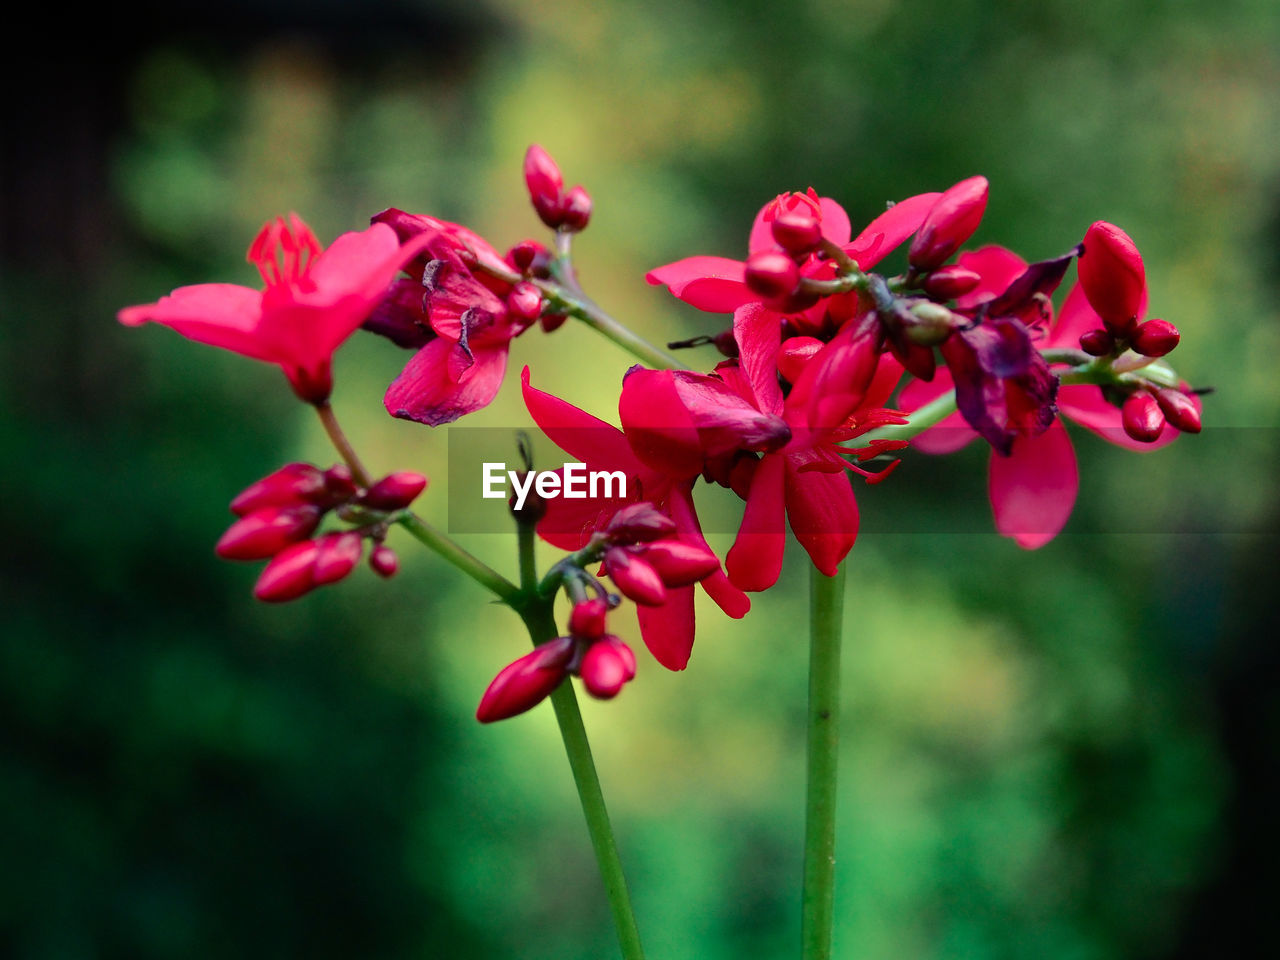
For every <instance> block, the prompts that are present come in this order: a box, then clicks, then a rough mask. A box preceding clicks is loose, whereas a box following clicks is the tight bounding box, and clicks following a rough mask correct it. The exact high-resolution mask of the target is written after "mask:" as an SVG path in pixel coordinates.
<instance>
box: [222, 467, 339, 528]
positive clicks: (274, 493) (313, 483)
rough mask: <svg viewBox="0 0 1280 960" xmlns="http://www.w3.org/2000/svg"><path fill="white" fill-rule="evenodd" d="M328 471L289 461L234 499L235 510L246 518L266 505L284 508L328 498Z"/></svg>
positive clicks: (238, 514)
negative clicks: (326, 486) (325, 494)
mask: <svg viewBox="0 0 1280 960" xmlns="http://www.w3.org/2000/svg"><path fill="white" fill-rule="evenodd" d="M324 490H325V487H324V474H323V473H321V472H320V470H319V468H317V467H313V466H312V465H311V464H309V463H287V464H285V465H284V466H283V467H281V468H280V469H279V470H277V471H276V472H275V473H271V474H268V475H267V476H265V477H263V478H262V479H261V480H259V481H258V482H257V483H254V484H251V485H249V486H247V487H245V488H244V490H242V491H241V492H240V494H239V495H238V496H237V497H236V498H235V499H234V500H232V501H231V512H232V513H234V514H235V515H236V516H238V517H243V516H245V515H246V514H248V513H252V512H253V511H254V510H261V509H262V508H263V507H284V506H290V505H293V504H298V503H305V502H315V501H317V500H322V499H324Z"/></svg>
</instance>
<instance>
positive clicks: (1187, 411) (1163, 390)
mask: <svg viewBox="0 0 1280 960" xmlns="http://www.w3.org/2000/svg"><path fill="white" fill-rule="evenodd" d="M1152 392H1153V393H1154V394H1155V398H1156V402H1157V403H1159V404H1160V409H1161V411H1163V413H1164V416H1165V419H1166V420H1168V421H1169V422H1170V423H1171V424H1173V425H1174V426H1175V427H1177V428H1178V429H1179V430H1181V431H1182V432H1183V433H1199V432H1200V408H1199V407H1198V406H1196V402H1195V401H1194V400H1193V399H1191V396H1190V395H1189V394H1186V393H1183V392H1182V391H1181V390H1174V389H1172V388H1170V387H1156V388H1155V389H1154V390H1153V391H1152Z"/></svg>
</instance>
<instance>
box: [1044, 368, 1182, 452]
mask: <svg viewBox="0 0 1280 960" xmlns="http://www.w3.org/2000/svg"><path fill="white" fill-rule="evenodd" d="M1058 411H1059V412H1060V413H1061V414H1062V415H1063V416H1065V417H1067V418H1068V419H1069V420H1072V421H1074V422H1075V423H1078V424H1080V426H1082V427H1084V428H1085V429H1087V430H1091V431H1093V432H1094V433H1096V434H1097V435H1098V436H1100V437H1102V439H1103V440H1107V441H1109V442H1111V443H1114V444H1115V445H1116V446H1118V447H1124V448H1125V449H1126V450H1134V451H1136V452H1138V453H1146V452H1147V451H1149V450H1158V449H1160V448H1161V447H1165V446H1168V445H1169V444H1171V443H1173V441H1174V440H1176V439H1178V430H1177V429H1176V428H1175V427H1171V426H1169V424H1167V423H1166V424H1165V425H1164V429H1162V430H1161V431H1160V436H1159V438H1158V439H1156V440H1155V441H1153V442H1152V443H1143V442H1142V441H1141V440H1135V439H1133V437H1131V436H1129V435H1128V434H1127V433H1125V432H1124V425H1123V422H1122V420H1121V417H1120V408H1119V407H1117V406H1113V405H1112V404H1110V403H1108V402H1107V399H1106V397H1104V396H1103V395H1102V390H1101V388H1099V387H1095V386H1092V385H1090V384H1087V383H1073V384H1066V385H1064V386H1062V387H1059V388H1058Z"/></svg>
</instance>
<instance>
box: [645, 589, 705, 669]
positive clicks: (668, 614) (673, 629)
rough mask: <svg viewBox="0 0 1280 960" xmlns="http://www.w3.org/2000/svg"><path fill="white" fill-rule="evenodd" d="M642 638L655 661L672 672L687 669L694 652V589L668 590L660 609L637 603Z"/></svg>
mask: <svg viewBox="0 0 1280 960" xmlns="http://www.w3.org/2000/svg"><path fill="white" fill-rule="evenodd" d="M636 617H637V619H638V620H639V621H640V636H641V637H642V638H643V639H644V645H645V646H646V647H648V648H649V652H650V653H652V654H653V659H655V660H657V661H658V662H659V663H660V664H662V665H663V666H664V667H666V668H667V669H668V670H683V669H684V668H685V667H687V666H688V665H689V654H691V653H692V652H693V630H694V614H693V587H675V588H672V587H668V588H667V600H666V602H665V603H663V604H661V605H660V606H656V607H651V606H645V605H644V604H639V603H638V604H636Z"/></svg>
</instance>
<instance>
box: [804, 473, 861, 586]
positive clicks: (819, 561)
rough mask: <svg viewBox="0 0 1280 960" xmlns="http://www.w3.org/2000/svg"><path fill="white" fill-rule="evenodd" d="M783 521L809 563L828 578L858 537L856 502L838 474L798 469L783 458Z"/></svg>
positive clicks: (846, 479)
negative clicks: (785, 519)
mask: <svg viewBox="0 0 1280 960" xmlns="http://www.w3.org/2000/svg"><path fill="white" fill-rule="evenodd" d="M786 497H787V520H788V521H790V523H791V530H792V532H794V533H795V535H796V539H797V540H799V541H800V546H802V547H804V548H805V550H806V551H807V552H808V554H809V559H810V560H812V561H813V565H814V566H815V567H817V568H818V570H819V571H821V572H822V573H823V574H825V575H826V576H828V577H834V576H835V575H836V567H837V566H839V564H840V561H841V560H843V559H844V558H845V557H846V556H847V555H848V553H849V551H850V550H851V549H852V548H853V542H854V540H856V539H857V537H858V503H857V501H856V500H855V499H854V497H853V490H852V489H850V487H849V478H848V477H847V476H845V474H844V473H843V472H841V473H823V472H820V471H805V472H801V471H800V470H799V469H798V465H797V464H794V463H792V462H791V461H790V459H788V461H787V493H786Z"/></svg>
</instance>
